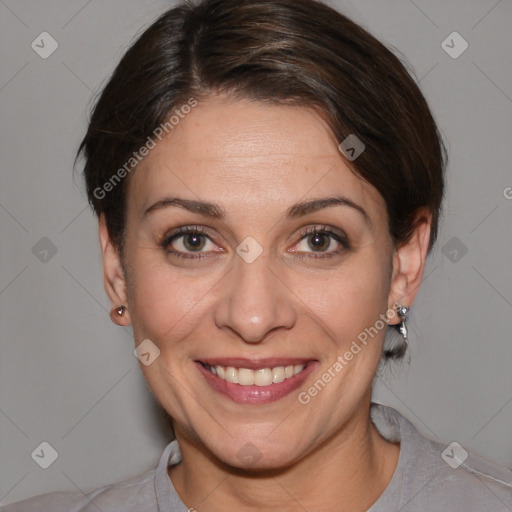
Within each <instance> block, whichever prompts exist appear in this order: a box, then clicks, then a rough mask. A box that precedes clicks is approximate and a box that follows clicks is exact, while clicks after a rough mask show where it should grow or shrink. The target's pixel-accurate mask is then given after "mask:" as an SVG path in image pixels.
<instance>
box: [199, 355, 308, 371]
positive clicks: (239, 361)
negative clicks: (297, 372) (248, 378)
mask: <svg viewBox="0 0 512 512" xmlns="http://www.w3.org/2000/svg"><path fill="white" fill-rule="evenodd" d="M313 361H315V360H314V359H308V358H305V357H286V358H285V357H265V358H261V359H245V358H242V357H207V358H204V359H198V360H197V362H199V363H204V364H207V365H209V366H232V367H234V368H248V369H249V370H258V369H259V368H275V367H276V366H290V365H294V366H295V365H299V364H307V363H311V362H313Z"/></svg>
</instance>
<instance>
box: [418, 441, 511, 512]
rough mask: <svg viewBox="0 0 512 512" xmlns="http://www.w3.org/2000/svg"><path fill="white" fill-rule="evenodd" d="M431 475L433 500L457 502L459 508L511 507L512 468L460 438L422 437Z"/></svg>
mask: <svg viewBox="0 0 512 512" xmlns="http://www.w3.org/2000/svg"><path fill="white" fill-rule="evenodd" d="M423 439H424V441H423V443H424V446H425V452H426V450H427V449H428V452H429V454H430V455H429V457H428V469H429V474H430V475H432V476H431V478H432V480H431V482H430V484H429V485H427V487H426V489H425V493H428V492H431V493H432V498H431V501H432V502H433V503H435V504H437V503H440V504H443V503H444V502H443V501H442V499H444V500H445V501H446V503H451V502H450V501H449V500H452V502H453V503H454V504H455V503H456V504H457V505H458V507H459V509H460V510H465V511H468V512H471V511H473V510H478V511H480V510H493V511H496V512H498V511H501V510H503V511H510V510H512V470H510V469H509V468H507V467H505V466H502V465H501V464H498V463H496V462H493V461H491V460H489V459H487V458H485V457H484V456H482V455H480V454H478V453H476V452H475V451H473V450H471V449H469V448H467V449H466V448H464V447H463V446H461V445H460V444H459V443H457V442H451V443H440V442H438V441H433V440H431V439H428V438H423ZM436 495H437V496H438V497H439V498H437V499H436V498H435V496H436Z"/></svg>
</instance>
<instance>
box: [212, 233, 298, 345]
mask: <svg viewBox="0 0 512 512" xmlns="http://www.w3.org/2000/svg"><path fill="white" fill-rule="evenodd" d="M248 243H249V245H244V242H242V243H241V244H240V246H239V247H238V248H237V253H238V254H237V255H236V256H235V260H234V263H233V264H234V268H233V270H232V271H231V272H230V273H229V278H228V281H229V283H226V285H225V286H224V287H223V292H222V294H221V298H220V300H219V304H217V308H216V313H215V321H216V324H217V326H218V327H219V328H224V329H225V328H229V329H230V330H232V331H234V332H236V333H237V334H238V335H239V336H240V337H241V338H242V339H243V340H244V341H246V342H250V343H258V342H260V341H262V340H263V339H264V338H265V337H266V335H267V333H268V332H270V331H272V330H275V329H276V328H279V327H282V328H286V329H289V328H291V327H292V326H293V324H294V322H295V319H296V314H295V308H294V305H293V301H292V300H291V297H290V295H291V292H290V291H289V290H288V289H287V287H286V286H285V285H284V284H283V283H282V282H281V281H280V279H279V278H278V277H277V275H276V274H277V272H275V271H273V270H272V269H271V262H270V254H269V253H268V252H267V251H263V253H260V254H259V255H258V256H257V257H256V258H255V259H253V257H254V253H253V254H252V257H249V258H248V257H246V256H247V254H250V253H251V251H253V250H254V247H251V245H250V244H251V242H250V241H249V242H248ZM244 249H245V252H244Z"/></svg>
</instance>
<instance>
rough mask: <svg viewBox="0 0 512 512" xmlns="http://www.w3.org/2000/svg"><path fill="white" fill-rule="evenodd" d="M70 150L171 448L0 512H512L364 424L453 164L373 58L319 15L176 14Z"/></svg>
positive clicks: (463, 468) (217, 8)
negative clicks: (166, 421)
mask: <svg viewBox="0 0 512 512" xmlns="http://www.w3.org/2000/svg"><path fill="white" fill-rule="evenodd" d="M81 151H83V154H84V157H85V168H84V176H85V181H86V184H87V191H88V195H89V200H90V203H91V205H92V206H93V208H94V210H95V212H96V213H97V215H98V218H99V231H100V242H101V250H102V256H103V268H104V281H105V288H106V291H107V294H108V296H109V298H110V300H111V302H112V314H111V316H112V319H113V321H114V322H115V323H117V324H119V325H122V326H126V325H132V327H133V332H134V337H135V344H136V351H137V355H138V357H139V359H140V361H141V363H142V364H141V369H142V371H143V373H144V376H145V378H146V379H147V381H148V383H149V385H150V387H151V389H152V391H153V393H154V394H155V396H156V398H157V399H158V401H159V402H160V403H161V404H162V406H163V407H164V408H165V409H166V411H167V412H168V414H169V416H170V417H171V418H172V423H173V428H174V431H175V435H176V440H175V441H173V442H171V443H170V444H169V445H168V446H167V447H166V448H165V450H164V452H163V454H162V456H161V459H160V462H159V464H158V466H157V468H156V469H155V470H152V471H149V472H147V473H144V474H142V475H137V476H135V477H133V478H130V479H128V480H124V481H123V482H119V483H116V484H109V485H106V486H104V487H102V488H100V489H96V490H94V491H92V492H90V493H88V494H87V495H83V494H80V493H72V492H66V493H48V494H46V495H42V496H38V497H34V498H31V499H28V500H24V501H21V502H18V503H15V504H12V505H9V506H7V507H5V508H4V509H3V510H5V511H6V512H14V511H24V512H27V511H35V510H37V511H52V512H59V511H62V512H64V511H70V510H73V511H84V512H85V511H92V510H101V511H103V512H106V511H123V512H153V511H160V512H170V511H186V510H197V511H203V510H204V511H208V512H209V511H212V512H213V511H219V510H223V511H225V510H258V511H265V510H276V509H278V510H289V511H295V510H315V511H324V510H325V511H332V510H350V511H367V510H370V511H371V512H380V511H390V510H403V511H426V510H464V511H481V510H493V511H500V510H503V511H505V510H511V509H512V474H511V472H510V470H508V469H507V468H505V467H501V466H499V465H498V464H494V463H491V462H489V461H487V460H485V459H483V458H482V457H480V456H478V455H476V454H474V453H469V454H468V453H467V452H466V451H465V450H464V449H463V448H462V447H460V446H459V445H450V446H449V447H448V448H447V446H446V444H439V443H437V442H434V441H431V440H429V439H426V438H424V437H422V436H421V435H420V434H419V433H418V431H417V430H416V429H415V427H414V426H413V425H412V424H411V423H410V422H409V421H408V420H407V419H406V418H404V417H403V416H402V415H401V414H400V413H398V411H395V410H393V409H391V408H389V407H384V406H381V405H377V404H372V403H371V391H372V383H373V380H374V377H375V374H376V372H377V369H378V367H379V364H380V362H381V360H382V359H400V358H402V357H403V356H404V355H405V354H406V353H407V342H408V340H407V324H406V321H407V313H408V311H409V308H410V307H411V305H412V304H413V302H414V299H415V297H416V294H417V292H418V288H419V285H420V283H421V279H422V276H423V271H424V267H425V260H426V257H427V254H428V252H429V251H430V249H431V248H432V246H433V244H434V242H435V239H436V235H437V230H438V219H439V212H440V208H441V200H442V197H443V186H444V184H443V183H444V180H443V170H444V166H445V159H444V150H443V144H442V142H441V140H440V137H439V134H438V131H437V128H436V125H435V123H434V120H433V119H432V116H431V114H430V112H429V109H428V106H427V104H426V102H425V99H424V98H423V96H422V94H421V92H420V91H419V89H418V88H417V86H416V85H415V84H414V82H413V80H412V79H411V78H410V77H409V75H408V74H407V72H406V71H405V69H404V67H403V66H402V64H401V63H400V62H399V60H398V59H397V58H396V57H394V56H393V54H392V53H391V52H390V51H388V50H387V49H386V48H385V47H384V46H383V45H382V44H380V43H379V42H378V41H376V40H375V39H374V38H373V37H372V36H371V35H369V34H368V33H367V32H365V31H364V30H363V29H362V28H360V27H359V26H357V25H355V24H354V23H353V22H351V21H350V20H348V19H347V18H345V17H344V16H342V15H341V14H339V13H337V12H335V11H333V10H332V9H330V8H329V7H327V6H325V5H323V4H321V3H317V2H315V1H313V0H294V1H293V2H289V1H287V0H253V1H240V0H204V1H202V2H201V3H199V4H197V5H196V6H193V5H189V4H184V5H181V6H179V7H176V8H173V9H171V10H169V11H168V12H166V13H165V14H164V15H163V16H162V17H161V18H160V19H159V20H157V21H156V22H155V23H154V24H153V25H152V26H151V27H149V29H147V30H146V31H145V32H144V33H143V34H142V36H141V37H140V38H139V39H138V41H137V42H136V43H135V44H134V45H133V47H132V48H131V49H130V50H129V51H128V52H127V53H126V55H125V56H124V57H123V59H122V61H121V63H120V64H119V66H118V67H117V69H116V71H115V73H114V75H113V76H112V78H111V79H110V81H109V82H108V84H107V86H106V87H105V89H104V91H103V93H102V95H101V97H100V98H99V101H98V103H97V105H96V107H95V110H94V113H93V115H92V118H91V121H90V126H89V129H88V131H87V134H86V136H85V138H84V140H83V142H82V146H81ZM388 325H389V326H395V327H396V328H397V330H398V341H397V340H396V339H395V340H394V343H393V340H391V344H388V342H387V341H386V343H385V335H386V331H387V326H388ZM395 338H396V336H395Z"/></svg>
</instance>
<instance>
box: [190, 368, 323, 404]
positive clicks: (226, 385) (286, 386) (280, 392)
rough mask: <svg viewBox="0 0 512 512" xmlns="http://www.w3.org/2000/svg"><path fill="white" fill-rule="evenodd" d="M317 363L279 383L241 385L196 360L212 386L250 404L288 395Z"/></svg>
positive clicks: (228, 395)
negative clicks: (221, 376) (224, 377)
mask: <svg viewBox="0 0 512 512" xmlns="http://www.w3.org/2000/svg"><path fill="white" fill-rule="evenodd" d="M317 364H318V363H317V362H316V361H311V362H309V363H308V364H307V366H306V368H304V370H302V371H301V372H300V373H299V374H297V375H294V376H293V377H291V378H289V379H285V380H283V382H279V383H278V384H270V386H254V385H253V386H241V385H240V384H233V383H232V382H228V381H227V380H224V379H221V378H220V377H217V375H214V374H213V373H212V372H211V371H209V370H207V369H206V368H205V367H204V366H203V365H202V364H201V363H198V362H196V366H197V368H198V369H199V371H200V372H201V374H202V375H203V376H204V378H205V379H206V382H207V383H208V384H209V385H210V387H212V388H213V389H214V390H215V391H218V392H219V393H222V394H223V395H225V396H227V397H228V398H230V399H231V400H233V402H236V403H238V404H249V405H262V404H268V403H270V402H275V401H276V400H279V399H280V398H283V397H284V396H286V395H288V394H289V393H291V392H292V391H294V390H296V389H297V388H299V387H300V386H301V385H302V383H303V382H304V381H305V380H306V379H307V378H308V376H309V375H310V374H311V373H312V372H313V371H314V369H315V367H316V365H317Z"/></svg>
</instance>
